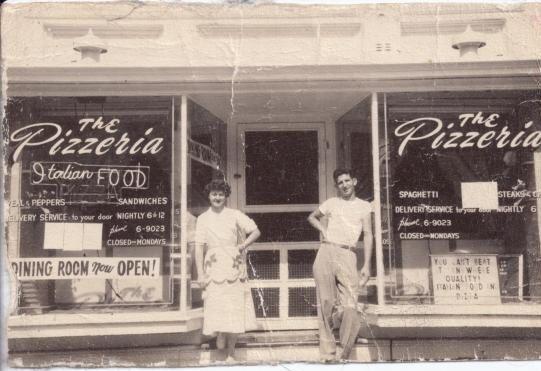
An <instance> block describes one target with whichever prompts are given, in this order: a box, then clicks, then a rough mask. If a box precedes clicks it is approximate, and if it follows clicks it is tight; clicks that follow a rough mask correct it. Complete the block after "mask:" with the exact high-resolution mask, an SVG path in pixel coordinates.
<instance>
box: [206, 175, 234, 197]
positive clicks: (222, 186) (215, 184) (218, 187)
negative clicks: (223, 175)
mask: <svg viewBox="0 0 541 371" xmlns="http://www.w3.org/2000/svg"><path fill="white" fill-rule="evenodd" d="M212 191H222V192H223V193H224V194H225V197H229V195H230V194H231V187H230V186H229V184H227V182H226V181H225V180H223V179H213V180H211V182H210V183H209V184H207V185H206V186H205V193H206V194H207V196H208V195H209V194H210V192H212Z"/></svg>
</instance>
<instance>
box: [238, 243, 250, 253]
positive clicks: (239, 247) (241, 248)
mask: <svg viewBox="0 0 541 371" xmlns="http://www.w3.org/2000/svg"><path fill="white" fill-rule="evenodd" d="M247 247H248V246H246V244H245V243H241V244H240V245H237V249H239V251H240V252H244V250H246V248H247Z"/></svg>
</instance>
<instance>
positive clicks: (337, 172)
mask: <svg viewBox="0 0 541 371" xmlns="http://www.w3.org/2000/svg"><path fill="white" fill-rule="evenodd" d="M344 174H347V175H349V176H350V177H352V178H354V176H353V171H352V170H351V169H348V168H345V167H341V168H338V169H336V170H335V171H334V172H333V173H332V178H333V179H334V182H335V183H336V182H337V181H338V177H339V176H340V175H344Z"/></svg>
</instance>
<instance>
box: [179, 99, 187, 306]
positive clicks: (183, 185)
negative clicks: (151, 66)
mask: <svg viewBox="0 0 541 371" xmlns="http://www.w3.org/2000/svg"><path fill="white" fill-rule="evenodd" d="M187 231H188V99H187V97H186V96H185V95H183V96H182V98H181V102H180V311H181V312H184V311H186V310H187V309H188V264H187V258H188V236H187Z"/></svg>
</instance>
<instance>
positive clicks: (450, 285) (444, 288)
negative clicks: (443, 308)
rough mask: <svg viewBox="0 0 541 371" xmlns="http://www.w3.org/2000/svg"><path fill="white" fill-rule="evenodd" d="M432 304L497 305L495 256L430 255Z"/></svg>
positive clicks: (498, 287) (497, 278) (496, 263)
mask: <svg viewBox="0 0 541 371" xmlns="http://www.w3.org/2000/svg"><path fill="white" fill-rule="evenodd" d="M430 262H431V271H432V288H433V293H434V302H435V304H500V303H501V298H500V282H499V276H498V260H497V256H496V255H473V254H445V255H431V256H430Z"/></svg>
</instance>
